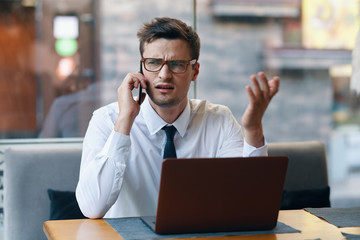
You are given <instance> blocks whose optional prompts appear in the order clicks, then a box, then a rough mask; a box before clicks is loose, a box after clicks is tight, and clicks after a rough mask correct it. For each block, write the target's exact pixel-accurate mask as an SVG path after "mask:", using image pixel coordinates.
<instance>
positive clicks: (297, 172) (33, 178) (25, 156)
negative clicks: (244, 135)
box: [4, 141, 328, 240]
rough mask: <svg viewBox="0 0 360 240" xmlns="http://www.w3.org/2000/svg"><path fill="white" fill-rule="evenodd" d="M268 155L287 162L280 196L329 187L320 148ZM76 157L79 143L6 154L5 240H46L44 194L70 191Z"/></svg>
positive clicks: (301, 146) (292, 147)
mask: <svg viewBox="0 0 360 240" xmlns="http://www.w3.org/2000/svg"><path fill="white" fill-rule="evenodd" d="M269 154H270V155H287V156H289V159H290V162H289V167H288V173H287V177H286V182H285V190H288V191H289V190H304V189H316V188H319V187H326V186H328V179H327V166H326V154H325V148H324V145H323V144H322V143H321V142H317V141H311V142H292V143H272V144H269ZM80 157H81V145H80V144H79V143H75V144H70V145H69V144H68V145H62V144H52V145H50V146H47V147H43V146H42V145H39V144H37V145H34V146H33V147H29V146H26V147H22V146H15V147H11V148H8V149H7V150H6V151H5V169H4V189H5V202H4V209H5V225H4V226H5V229H4V231H5V240H13V239H22V240H26V239H31V240H34V239H46V237H45V235H44V233H43V230H42V224H43V222H44V221H46V220H48V219H49V214H50V210H49V209H50V200H49V198H48V195H47V190H48V189H55V190H67V191H75V187H76V183H77V181H78V174H79V166H80Z"/></svg>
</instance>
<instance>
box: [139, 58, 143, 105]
mask: <svg viewBox="0 0 360 240" xmlns="http://www.w3.org/2000/svg"><path fill="white" fill-rule="evenodd" d="M140 73H141V74H143V70H142V62H141V61H140ZM141 101H142V86H141V84H140V86H139V101H138V103H139V105H140V104H141Z"/></svg>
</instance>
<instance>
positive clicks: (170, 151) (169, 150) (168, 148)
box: [163, 126, 176, 159]
mask: <svg viewBox="0 0 360 240" xmlns="http://www.w3.org/2000/svg"><path fill="white" fill-rule="evenodd" d="M163 130H164V131H165V134H166V144H165V149H164V156H163V157H164V159H165V158H176V151H175V145H174V135H175V133H176V128H175V127H174V126H168V127H166V126H165V127H163Z"/></svg>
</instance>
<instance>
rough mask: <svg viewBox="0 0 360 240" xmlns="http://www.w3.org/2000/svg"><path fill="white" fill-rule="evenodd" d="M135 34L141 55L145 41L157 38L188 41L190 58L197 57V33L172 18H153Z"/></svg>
mask: <svg viewBox="0 0 360 240" xmlns="http://www.w3.org/2000/svg"><path fill="white" fill-rule="evenodd" d="M137 36H138V38H139V41H140V46H139V50H140V54H141V56H143V53H144V47H145V43H150V42H152V41H154V40H156V39H159V38H165V39H183V40H185V41H186V42H188V44H189V47H190V55H191V59H196V60H198V59H199V55H200V38H199V36H198V34H197V33H196V32H195V31H194V30H193V29H192V27H191V26H188V25H187V24H186V23H184V22H182V21H180V20H178V19H174V18H168V17H163V18H154V19H153V20H152V21H151V22H149V23H144V26H143V27H142V28H141V29H140V30H139V31H138V33H137Z"/></svg>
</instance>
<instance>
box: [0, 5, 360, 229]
mask: <svg viewBox="0 0 360 240" xmlns="http://www.w3.org/2000/svg"><path fill="white" fill-rule="evenodd" d="M359 7H360V6H359V1H358V0H341V1H339V0H252V1H250V0H171V1H170V0H147V1H142V0H106V1H99V0H77V1H71V0H57V1H55V0H0V93H1V94H0V139H2V140H3V141H5V142H6V141H12V142H13V141H22V142H24V141H25V142H26V141H34V139H39V138H41V139H43V140H44V141H46V139H53V138H64V139H67V138H82V137H83V136H84V134H85V131H86V129H87V125H88V122H89V120H90V118H91V115H92V112H93V111H94V110H95V109H97V108H99V107H100V106H103V105H105V104H107V103H110V102H113V101H116V90H117V87H118V86H119V85H120V83H121V81H122V79H123V78H124V77H125V75H126V74H127V73H128V72H135V71H137V70H138V68H139V59H140V56H139V51H138V40H137V38H136V33H137V30H138V29H139V27H141V25H142V23H143V22H144V21H149V20H151V19H152V18H154V17H162V16H168V17H173V18H179V19H181V20H183V21H185V22H186V23H188V24H190V25H192V26H193V27H194V28H195V29H196V30H197V32H198V33H199V36H200V38H201V51H200V59H199V62H200V65H201V67H200V75H199V77H198V80H197V81H196V82H195V83H194V84H193V85H192V86H191V90H190V92H189V96H190V97H192V98H201V99H208V100H210V101H211V102H214V103H219V104H224V105H227V106H229V107H230V109H231V110H232V111H233V113H234V115H235V116H236V117H237V119H238V121H239V122H240V121H241V116H242V114H243V112H244V110H245V107H246V106H247V104H248V97H247V95H246V92H245V86H246V85H248V84H250V75H251V74H254V73H257V72H259V71H264V72H265V73H266V74H267V75H268V76H275V75H278V76H280V79H281V86H280V92H279V93H278V94H277V96H276V98H274V99H273V100H272V102H271V105H270V107H269V109H268V111H267V113H266V115H265V117H264V121H263V124H264V130H265V134H266V138H267V141H268V142H284V141H307V140H320V141H322V142H323V143H325V145H326V149H327V158H328V171H329V181H330V186H331V203H332V206H360V188H359V187H358V186H359V184H360V113H359V107H360V101H359V100H360V99H359V97H358V95H357V94H356V92H355V91H353V90H351V89H350V79H351V74H352V71H354V68H357V67H359V68H360V66H356V65H354V66H352V54H353V49H354V47H355V39H356V36H357V34H358V30H359V23H360V21H359V20H360V18H359ZM359 81H360V80H359ZM2 169H3V166H2V162H0V195H1V198H0V214H3V210H4V209H3V208H2V201H3V197H4V196H3V194H2V193H3V185H2V180H1V179H2V178H1V177H2V175H3V171H2ZM5 211H6V210H5ZM1 219H2V217H1V216H0V222H2V220H1Z"/></svg>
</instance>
